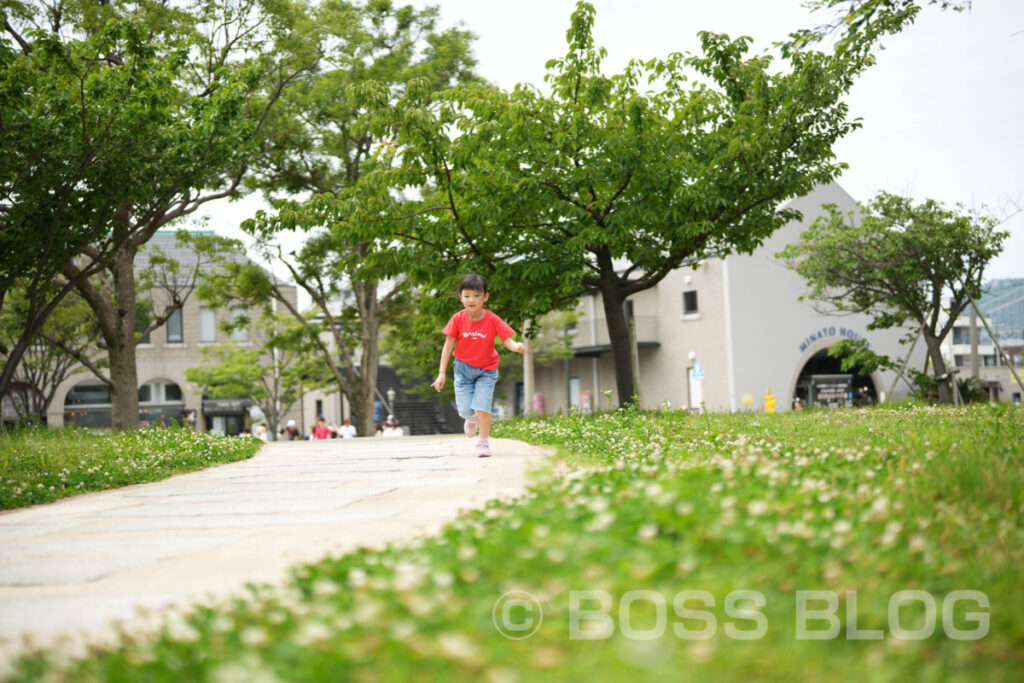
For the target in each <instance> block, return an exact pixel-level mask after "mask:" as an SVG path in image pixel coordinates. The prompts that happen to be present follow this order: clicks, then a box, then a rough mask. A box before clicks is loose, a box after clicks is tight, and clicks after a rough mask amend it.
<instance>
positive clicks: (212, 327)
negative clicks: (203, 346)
mask: <svg viewBox="0 0 1024 683" xmlns="http://www.w3.org/2000/svg"><path fill="white" fill-rule="evenodd" d="M199 341H201V342H204V343H207V344H209V343H213V342H215V341H217V311H215V310H213V309H212V308H207V307H206V306H200V308H199Z"/></svg>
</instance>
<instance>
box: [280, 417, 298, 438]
mask: <svg viewBox="0 0 1024 683" xmlns="http://www.w3.org/2000/svg"><path fill="white" fill-rule="evenodd" d="M284 438H286V439H288V440H289V441H299V440H301V439H302V433H301V432H299V427H298V426H297V425H296V424H295V420H288V424H287V425H286V426H285V428H284Z"/></svg>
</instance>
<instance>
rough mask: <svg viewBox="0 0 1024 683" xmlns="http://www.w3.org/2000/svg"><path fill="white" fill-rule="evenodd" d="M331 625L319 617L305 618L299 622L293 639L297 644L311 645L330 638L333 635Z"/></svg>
mask: <svg viewBox="0 0 1024 683" xmlns="http://www.w3.org/2000/svg"><path fill="white" fill-rule="evenodd" d="M332 633H333V632H332V631H331V628H330V626H328V625H327V624H325V623H324V622H322V621H320V620H318V619H305V620H303V621H302V623H300V624H299V628H298V630H297V631H296V632H295V635H294V637H293V638H292V640H293V641H294V642H295V644H296V645H301V646H303V647H309V646H310V645H316V644H317V643H322V642H323V641H325V640H328V639H330V637H331V635H332Z"/></svg>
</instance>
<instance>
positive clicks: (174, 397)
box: [164, 382, 184, 403]
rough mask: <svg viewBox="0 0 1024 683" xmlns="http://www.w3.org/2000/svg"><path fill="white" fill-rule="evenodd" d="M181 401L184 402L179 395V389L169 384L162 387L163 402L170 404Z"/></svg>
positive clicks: (175, 385)
mask: <svg viewBox="0 0 1024 683" xmlns="http://www.w3.org/2000/svg"><path fill="white" fill-rule="evenodd" d="M181 400H184V399H183V398H182V394H181V387H179V386H178V385H177V384H173V383H170V382H169V383H167V384H165V385H164V401H167V402H168V403H172V402H177V401H181Z"/></svg>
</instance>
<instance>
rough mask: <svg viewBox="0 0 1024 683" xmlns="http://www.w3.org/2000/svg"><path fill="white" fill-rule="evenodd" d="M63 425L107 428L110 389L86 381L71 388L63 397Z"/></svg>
mask: <svg viewBox="0 0 1024 683" xmlns="http://www.w3.org/2000/svg"><path fill="white" fill-rule="evenodd" d="M64 424H65V425H69V426H73V427H94V428H109V427H110V425H111V418H110V387H108V386H107V385H106V384H100V383H99V382H96V381H88V380H87V381H85V382H81V383H79V384H76V385H75V386H73V387H71V390H70V391H68V393H67V396H65V397H64Z"/></svg>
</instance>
